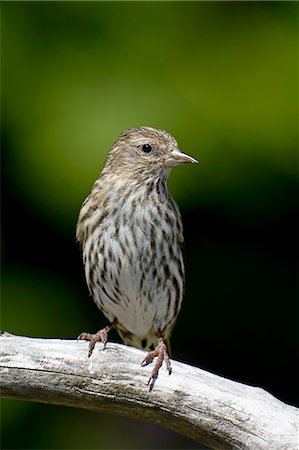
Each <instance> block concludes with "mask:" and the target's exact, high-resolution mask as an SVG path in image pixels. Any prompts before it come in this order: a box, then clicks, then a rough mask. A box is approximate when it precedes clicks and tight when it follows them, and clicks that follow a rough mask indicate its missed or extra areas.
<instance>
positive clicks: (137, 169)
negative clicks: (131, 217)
mask: <svg viewBox="0 0 299 450" xmlns="http://www.w3.org/2000/svg"><path fill="white" fill-rule="evenodd" d="M188 162H191V163H197V161H196V159H194V158H192V157H191V156H189V155H186V154H185V153H183V152H181V151H180V150H179V147H178V144H177V142H176V140H175V139H174V138H173V137H172V136H171V135H170V134H168V133H166V132H165V131H162V130H157V129H155V128H150V127H140V128H131V129H129V130H127V131H124V132H123V133H122V134H121V135H120V136H119V138H118V140H117V141H116V142H115V144H114V145H113V147H112V148H111V150H110V152H109V153H108V156H107V160H106V164H105V169H104V172H106V173H108V172H109V173H111V172H112V173H114V174H116V173H120V174H123V176H129V177H132V178H135V177H136V176H140V177H142V178H143V177H149V176H159V175H162V174H165V176H166V177H167V174H168V173H169V170H170V169H171V168H172V167H174V166H177V165H179V164H185V163H188Z"/></svg>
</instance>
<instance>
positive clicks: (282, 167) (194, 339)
mask: <svg viewBox="0 0 299 450" xmlns="http://www.w3.org/2000/svg"><path fill="white" fill-rule="evenodd" d="M297 17H298V4H296V3H295V2H294V3H287V2H252V3H250V2H244V3H239V2H232V3H226V2H220V3H218V2H210V3H206V2H190V3H189V2H148V3H147V2H120V3H119V2H1V25H2V32H1V38H2V39H1V50H2V64H1V66H2V69H1V102H2V104H1V113H2V118H1V119H2V136H1V138H2V230H3V231H2V237H3V239H2V242H3V244H2V284H1V287H2V300H1V306H2V315H1V316H2V324H1V327H2V328H3V329H5V330H7V331H9V332H11V333H15V334H24V335H28V336H43V337H72V338H74V337H76V336H77V335H78V334H79V333H80V332H81V331H83V330H90V331H95V330H97V329H99V327H100V326H103V325H105V323H106V322H105V319H104V317H103V316H102V315H101V313H100V312H98V310H97V308H96V306H95V305H94V304H93V302H92V300H91V299H90V298H89V297H88V292H87V288H86V287H85V284H84V279H83V270H82V267H81V261H80V255H79V251H78V249H77V247H76V244H75V226H76V219H77V216H78V212H79V209H80V205H81V203H82V201H83V200H84V198H85V197H86V196H87V194H88V193H89V190H90V188H91V186H92V184H93V182H94V180H95V179H96V177H97V176H98V174H99V172H100V170H101V167H102V164H103V161H104V158H105V156H106V153H107V151H108V149H109V147H110V146H111V144H112V143H113V142H114V141H115V139H116V138H117V136H118V135H119V133H120V132H121V131H123V130H125V129H127V128H129V127H135V126H139V125H148V126H153V127H157V128H162V129H165V130H166V131H168V132H169V133H171V134H173V135H174V136H175V137H176V139H177V141H178V143H179V145H180V148H181V149H182V150H183V151H185V152H187V153H189V154H191V155H192V156H194V157H195V158H197V159H199V160H200V161H201V164H200V165H198V166H195V165H192V166H191V165H190V166H184V167H179V168H176V169H174V170H173V173H172V175H171V177H170V190H171V192H172V194H173V196H174V197H175V199H176V200H177V202H178V204H179V206H180V209H181V211H182V216H183V221H184V226H185V240H186V246H185V252H186V270H187V279H186V295H185V300H184V303H183V308H182V311H181V314H180V317H179V319H178V322H177V326H176V329H175V332H174V335H173V339H172V351H173V357H174V358H175V359H180V360H182V361H186V362H189V363H190V364H194V365H198V366H200V367H202V368H204V369H206V370H210V371H212V372H216V373H219V374H221V375H223V376H226V377H230V378H233V379H237V380H240V381H242V382H245V383H248V384H253V385H258V386H261V387H263V388H265V389H267V390H268V391H270V392H271V393H273V394H274V395H275V396H277V397H278V398H280V399H281V400H283V401H286V402H290V403H295V401H296V397H295V381H296V378H295V367H296V366H295V360H296V358H295V328H296V324H295V297H296V250H295V248H296V185H297V160H296V156H297V143H298V142H297V139H298V135H297V129H298V118H297V107H298V89H297V88H298V86H297V81H298V73H297V58H298V48H297V45H298V22H297ZM111 339H112V340H118V336H117V334H112V335H111ZM108 345H109V344H108ZM161 376H165V373H164V371H163V370H162V372H161ZM172 376H175V373H174V374H173V375H172ZM145 388H146V387H145ZM1 421H2V448H7V449H25V448H26V449H29V448H32V449H46V448H47V449H48V448H51V449H58V448H60V449H64V448H65V449H83V448H84V449H105V448H111V449H112V448H117V449H118V448H119V449H122V448H130V449H134V448H144V449H145V448H200V446H199V445H197V444H196V443H193V442H192V441H189V440H187V439H185V438H183V437H180V436H178V435H176V434H174V433H171V432H168V431H166V430H163V429H161V428H159V427H154V426H153V425H149V424H145V423H143V422H137V421H130V420H128V419H125V418H119V417H116V416H111V417H110V416H107V415H101V414H96V413H91V412H86V411H79V410H72V409H67V408H62V407H55V406H49V405H38V404H31V403H23V402H17V401H15V402H14V401H3V402H2V408H1Z"/></svg>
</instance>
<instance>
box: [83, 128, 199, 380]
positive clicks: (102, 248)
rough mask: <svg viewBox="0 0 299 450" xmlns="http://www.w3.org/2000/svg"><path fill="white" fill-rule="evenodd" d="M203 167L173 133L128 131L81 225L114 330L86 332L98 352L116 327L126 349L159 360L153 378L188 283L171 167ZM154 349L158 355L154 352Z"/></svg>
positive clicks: (92, 279) (90, 278)
mask: <svg viewBox="0 0 299 450" xmlns="http://www.w3.org/2000/svg"><path fill="white" fill-rule="evenodd" d="M188 162H191V163H196V162H197V161H196V160H195V159H194V158H192V157H191V156H189V155H186V154H185V153H182V152H181V151H180V150H179V148H178V145H177V142H176V140H175V139H174V138H173V137H172V136H170V135H169V134H168V133H166V132H165V131H162V130H157V129H155V128H150V127H140V128H132V129H129V130H127V131H125V132H123V133H122V134H121V135H120V137H119V138H118V140H117V141H116V142H115V144H114V145H113V146H112V148H111V150H110V151H109V153H108V156H107V159H106V162H105V166H104V169H103V171H102V173H101V175H100V177H99V178H98V179H97V181H96V182H95V184H94V186H93V189H92V191H91V193H90V195H89V196H88V197H87V199H86V200H85V201H84V203H83V205H82V208H81V211H80V214H79V219H78V224H77V235H76V237H77V240H78V242H79V244H80V246H81V249H82V253H83V263H84V268H85V277H86V282H87V285H88V288H89V292H90V294H91V296H92V298H93V300H94V301H95V303H96V305H97V306H98V307H99V309H100V310H101V311H102V312H103V314H104V315H105V316H106V317H107V319H108V320H109V322H110V325H108V326H107V327H105V328H103V329H102V330H100V331H98V332H97V333H96V334H89V333H81V334H80V336H79V337H78V339H83V340H88V341H89V354H88V356H90V355H91V354H92V351H93V348H94V346H95V343H96V342H97V341H101V342H103V343H104V346H105V345H106V342H107V335H108V332H109V331H110V330H111V329H112V328H114V327H115V328H116V329H117V331H118V333H119V334H120V336H121V338H122V339H123V341H124V342H125V343H126V344H129V345H133V346H135V347H139V348H143V349H147V350H152V351H150V352H149V353H148V355H147V356H146V358H145V359H144V360H143V362H142V364H143V363H148V362H150V361H151V360H153V359H154V358H155V357H156V356H157V357H158V358H157V360H156V363H155V366H154V369H153V371H152V373H151V377H150V378H149V380H148V384H149V383H150V382H151V380H152V382H154V381H155V379H156V378H157V376H158V372H159V369H160V367H161V366H162V363H163V361H165V363H166V366H167V369H168V371H169V374H170V373H171V364H170V360H169V356H168V350H167V346H166V344H165V342H167V340H168V339H169V336H170V333H171V331H172V328H173V325H174V323H175V320H176V318H177V316H178V313H179V311H180V308H181V303H182V297H183V286H184V262H183V256H182V244H183V227H182V220H181V215H180V212H179V209H178V207H177V205H176V204H175V202H174V200H173V199H172V197H171V196H170V194H169V192H168V188H167V179H168V175H169V172H170V169H171V168H172V167H174V166H177V165H179V164H184V163H188ZM153 349H154V350H153Z"/></svg>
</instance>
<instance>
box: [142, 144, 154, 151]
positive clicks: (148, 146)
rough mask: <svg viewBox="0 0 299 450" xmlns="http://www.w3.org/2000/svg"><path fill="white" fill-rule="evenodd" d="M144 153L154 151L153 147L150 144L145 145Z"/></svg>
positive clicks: (143, 147)
mask: <svg viewBox="0 0 299 450" xmlns="http://www.w3.org/2000/svg"><path fill="white" fill-rule="evenodd" d="M142 151H143V152H144V153H150V152H151V151H152V146H151V145H150V144H143V146H142Z"/></svg>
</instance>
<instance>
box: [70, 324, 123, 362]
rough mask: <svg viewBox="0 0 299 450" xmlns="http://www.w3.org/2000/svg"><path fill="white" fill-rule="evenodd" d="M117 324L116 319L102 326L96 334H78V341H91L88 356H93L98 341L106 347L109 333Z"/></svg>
mask: <svg viewBox="0 0 299 450" xmlns="http://www.w3.org/2000/svg"><path fill="white" fill-rule="evenodd" d="M116 324H117V319H114V321H113V322H112V323H111V324H110V325H107V326H106V327H105V328H102V329H101V330H99V331H98V332H97V333H95V334H90V333H85V332H84V333H81V334H80V335H79V336H78V341H89V350H88V358H89V357H90V356H91V354H92V352H93V349H94V346H95V344H96V342H103V344H104V349H105V348H106V344H107V339H108V333H109V331H110V330H112V328H114V327H115V325H116Z"/></svg>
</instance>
